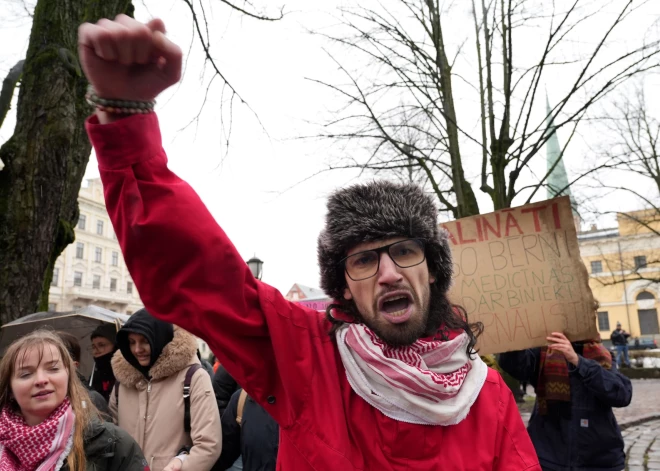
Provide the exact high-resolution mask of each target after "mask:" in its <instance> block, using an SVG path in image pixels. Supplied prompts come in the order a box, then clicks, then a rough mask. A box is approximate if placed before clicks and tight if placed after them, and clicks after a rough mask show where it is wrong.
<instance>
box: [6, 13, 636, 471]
mask: <svg viewBox="0 0 660 471" xmlns="http://www.w3.org/2000/svg"><path fill="white" fill-rule="evenodd" d="M164 33H165V28H164V25H163V23H162V22H161V21H159V20H153V21H151V22H150V23H148V24H146V25H144V24H141V23H139V22H137V21H135V20H133V19H131V18H129V17H127V16H121V15H120V16H119V17H117V18H116V19H115V20H114V21H110V20H101V21H99V22H98V23H96V24H84V25H82V26H81V28H80V31H79V47H80V61H81V65H82V67H83V70H84V71H85V74H86V76H87V79H88V80H89V82H90V84H91V87H92V89H93V90H92V91H91V92H90V94H89V95H88V99H89V101H90V102H91V103H93V104H94V105H95V106H96V112H95V114H94V115H93V116H92V117H91V118H90V119H89V120H88V122H87V131H88V134H89V137H90V140H91V142H92V144H93V145H94V148H95V149H96V154H97V158H98V161H99V167H100V172H101V178H102V180H103V184H104V188H105V197H106V205H107V209H108V213H109V214H110V217H111V219H112V222H113V226H114V228H115V232H116V234H117V238H118V240H119V242H120V245H121V247H122V251H123V253H124V257H125V260H126V263H127V265H128V268H129V270H130V272H131V275H132V277H133V279H134V281H135V284H136V286H137V287H138V289H139V292H140V295H141V297H142V300H143V302H144V305H145V306H146V309H143V310H141V311H138V312H136V313H135V314H133V315H132V316H131V318H130V319H129V320H128V321H127V322H126V324H125V325H123V326H122V327H121V329H119V330H118V331H117V330H116V329H115V328H114V327H113V326H102V327H99V328H98V329H97V330H95V331H94V333H93V334H92V335H91V341H92V354H93V356H94V359H95V367H94V371H93V373H92V375H91V377H90V378H89V379H87V378H84V377H81V376H80V375H79V374H78V372H77V364H78V363H79V362H80V345H79V344H78V342H77V339H76V338H75V337H73V336H71V335H69V334H66V333H52V332H47V331H43V330H40V331H36V332H34V333H32V334H30V335H27V336H25V337H23V338H21V339H19V340H17V341H16V342H14V343H13V344H12V345H11V346H10V347H9V349H8V351H7V352H6V353H5V356H4V357H3V358H2V362H1V363H0V408H1V409H0V470H3V471H4V470H21V471H23V470H37V469H38V470H44V471H45V470H59V469H63V470H71V471H87V470H92V469H93V470H108V471H110V470H113V471H119V470H127V471H137V470H139V471H144V470H148V469H151V470H154V471H209V470H214V471H215V470H220V469H222V470H224V469H244V470H246V471H247V470H249V471H253V470H274V469H276V467H277V469H285V470H287V471H289V470H381V469H391V470H439V469H442V470H470V471H472V470H474V471H479V470H492V471H524V470H527V471H536V470H541V469H542V470H548V471H569V470H583V471H585V470H591V471H621V470H623V469H624V466H625V454H624V450H623V440H622V437H621V432H620V429H619V427H618V425H617V423H616V420H615V418H614V415H613V413H612V408H613V407H625V406H626V405H628V404H629V403H630V401H631V398H632V386H631V383H630V381H629V380H628V379H627V378H626V377H625V376H623V375H622V374H621V373H620V372H619V371H618V368H617V364H616V362H612V358H611V356H610V355H609V352H608V351H607V350H606V349H605V348H604V347H603V345H602V344H601V343H600V342H599V339H593V340H591V341H585V342H571V341H569V340H568V339H567V338H566V336H564V334H563V333H561V332H554V333H551V334H550V335H549V336H548V338H547V347H544V348H537V349H532V350H525V351H518V352H508V353H504V354H501V355H499V358H498V360H499V364H500V366H501V367H502V369H503V370H505V371H507V372H509V373H510V374H511V375H512V376H513V377H515V378H517V379H518V380H521V381H523V382H528V383H530V384H532V386H533V387H534V388H535V390H536V404H535V407H534V412H533V414H532V417H531V419H530V422H529V426H528V429H527V430H526V429H525V425H524V424H523V421H522V419H521V416H520V413H519V411H518V408H517V406H516V403H515V400H514V398H513V395H512V393H511V391H510V390H509V388H508V387H507V386H506V384H505V383H504V381H503V380H502V378H501V376H500V375H499V374H498V373H497V372H496V371H494V370H493V369H490V368H488V367H487V366H486V365H485V363H484V362H483V361H482V359H481V358H480V357H479V355H478V354H477V352H476V351H475V345H476V342H477V338H478V336H479V335H480V334H481V332H482V330H483V326H482V325H480V324H478V323H472V324H471V323H469V322H468V319H467V316H466V314H465V312H464V311H463V310H462V309H461V308H460V307H458V306H454V305H452V304H451V303H450V301H449V300H448V298H447V292H448V289H449V286H450V283H451V278H452V263H451V251H450V249H449V245H448V241H447V236H446V234H445V233H444V232H443V231H441V230H440V229H439V227H438V224H437V210H436V208H435V205H434V203H433V200H432V198H430V197H429V196H428V195H427V194H425V193H424V191H422V189H421V188H419V187H418V186H415V185H413V184H395V183H389V182H370V183H366V184H360V185H354V186H351V187H348V188H344V189H340V190H338V191H337V192H335V193H334V194H333V195H332V196H330V198H329V201H328V207H327V216H326V221H325V227H324V229H323V231H322V233H321V234H320V236H319V239H318V264H319V267H320V270H321V285H322V288H323V289H324V290H325V292H326V293H327V294H328V295H329V296H331V297H332V298H333V300H334V302H333V304H332V305H331V306H330V307H329V308H328V310H327V312H325V313H323V314H319V313H318V312H316V311H313V310H310V309H308V308H305V307H303V306H301V305H299V304H294V303H290V302H289V301H287V300H285V299H284V298H283V297H282V295H281V294H280V293H279V292H277V291H276V290H274V289H273V288H271V287H269V286H267V285H265V284H263V283H261V282H260V281H258V280H256V279H255V278H254V277H253V276H252V275H251V273H250V271H249V269H248V267H247V266H246V264H245V262H244V261H243V259H242V258H241V257H240V255H239V254H238V252H237V251H236V249H235V248H234V246H233V244H232V243H231V241H230V240H229V239H228V237H227V236H226V235H225V233H224V232H223V231H222V229H220V227H218V225H217V223H216V222H215V220H214V218H213V217H212V216H211V215H210V213H209V212H208V211H207V209H206V208H205V206H204V205H203V203H202V202H201V201H200V199H199V197H198V196H197V195H196V194H195V193H194V191H193V190H192V189H191V188H190V187H189V186H188V185H187V184H186V183H185V182H183V181H182V180H180V179H179V178H178V177H177V176H176V175H175V174H173V173H172V172H171V171H170V170H169V169H168V168H167V158H166V155H165V153H164V151H163V149H162V146H161V140H160V130H159V127H158V121H157V119H156V116H155V114H154V113H153V112H152V108H153V100H154V99H155V98H156V96H157V95H158V94H159V93H160V92H161V91H163V90H165V89H166V88H168V87H169V86H171V85H173V84H175V83H176V82H177V81H178V80H179V78H180V74H181V59H182V54H181V50H180V49H179V48H178V47H177V46H176V45H175V44H173V43H172V42H170V41H169V39H168V38H167V37H166V36H165V34H164ZM99 97H101V98H99ZM173 248H174V249H173ZM193 335H196V336H198V337H200V338H202V339H203V340H205V341H206V342H207V343H208V344H209V346H210V347H211V349H212V351H213V352H214V354H215V355H216V356H217V360H218V361H217V364H216V366H215V372H212V371H211V372H209V371H207V369H205V368H204V367H203V366H202V362H201V361H200V358H199V354H198V351H197V344H196V341H195V338H194V337H193ZM211 374H212V375H213V377H211ZM243 388H244V389H243Z"/></svg>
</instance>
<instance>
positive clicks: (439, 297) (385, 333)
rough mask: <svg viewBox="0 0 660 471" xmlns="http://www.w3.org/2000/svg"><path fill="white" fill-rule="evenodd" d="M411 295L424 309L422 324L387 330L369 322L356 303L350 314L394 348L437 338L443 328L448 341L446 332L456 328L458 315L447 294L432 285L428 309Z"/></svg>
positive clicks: (411, 324)
mask: <svg viewBox="0 0 660 471" xmlns="http://www.w3.org/2000/svg"><path fill="white" fill-rule="evenodd" d="M411 295H412V296H413V302H414V303H415V305H416V306H420V309H422V313H421V318H422V322H420V323H405V324H403V325H397V326H391V325H388V326H387V327H388V328H387V330H386V329H384V328H382V326H381V324H379V323H378V322H367V321H366V320H365V319H364V317H363V316H362V315H361V314H360V312H359V311H358V309H357V306H356V304H355V302H351V303H350V310H349V313H350V314H353V316H354V317H355V318H356V319H357V320H358V322H361V323H363V324H364V325H366V326H367V327H369V328H370V329H371V330H372V331H373V332H374V333H375V334H376V335H378V337H379V338H380V339H381V340H383V341H384V342H385V343H387V344H388V345H390V346H392V347H405V346H408V345H412V344H413V343H414V342H415V341H417V340H419V339H420V338H424V337H435V336H436V334H438V331H439V330H440V328H441V327H442V328H443V332H442V335H441V338H442V339H444V340H447V339H448V337H447V335H446V333H445V332H444V331H446V330H447V327H448V324H450V327H453V326H454V324H455V322H452V321H453V320H454V319H455V318H456V315H455V314H454V311H453V306H452V304H451V303H450V302H449V299H447V295H446V293H443V292H440V291H439V290H438V289H437V288H436V285H435V284H432V285H431V286H430V288H429V298H430V300H429V303H428V307H426V308H425V307H424V306H421V302H420V298H419V296H418V295H417V293H414V292H411ZM374 312H377V306H376V305H374Z"/></svg>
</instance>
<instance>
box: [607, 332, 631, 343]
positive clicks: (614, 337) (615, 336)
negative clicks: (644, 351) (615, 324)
mask: <svg viewBox="0 0 660 471" xmlns="http://www.w3.org/2000/svg"><path fill="white" fill-rule="evenodd" d="M628 337H630V334H629V333H627V332H626V331H625V330H622V329H616V330H614V331H612V334H611V335H610V340H611V341H612V345H628Z"/></svg>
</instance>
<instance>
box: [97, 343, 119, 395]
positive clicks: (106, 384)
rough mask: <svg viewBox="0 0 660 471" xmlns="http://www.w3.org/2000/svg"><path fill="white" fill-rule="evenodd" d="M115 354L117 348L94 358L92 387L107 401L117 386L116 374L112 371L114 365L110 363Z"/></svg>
mask: <svg viewBox="0 0 660 471" xmlns="http://www.w3.org/2000/svg"><path fill="white" fill-rule="evenodd" d="M114 354H115V350H113V351H112V352H111V353H107V354H105V355H103V356H100V357H98V358H94V372H93V376H92V389H93V390H94V391H96V392H97V393H99V394H100V395H101V396H103V399H105V400H106V402H107V401H109V400H110V392H111V391H112V388H113V387H114V386H115V374H114V373H113V372H112V365H110V361H111V360H112V355H114Z"/></svg>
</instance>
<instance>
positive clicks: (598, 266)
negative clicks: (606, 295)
mask: <svg viewBox="0 0 660 471" xmlns="http://www.w3.org/2000/svg"><path fill="white" fill-rule="evenodd" d="M591 273H592V274H595V273H603V262H601V261H600V260H598V261H596V262H591Z"/></svg>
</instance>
